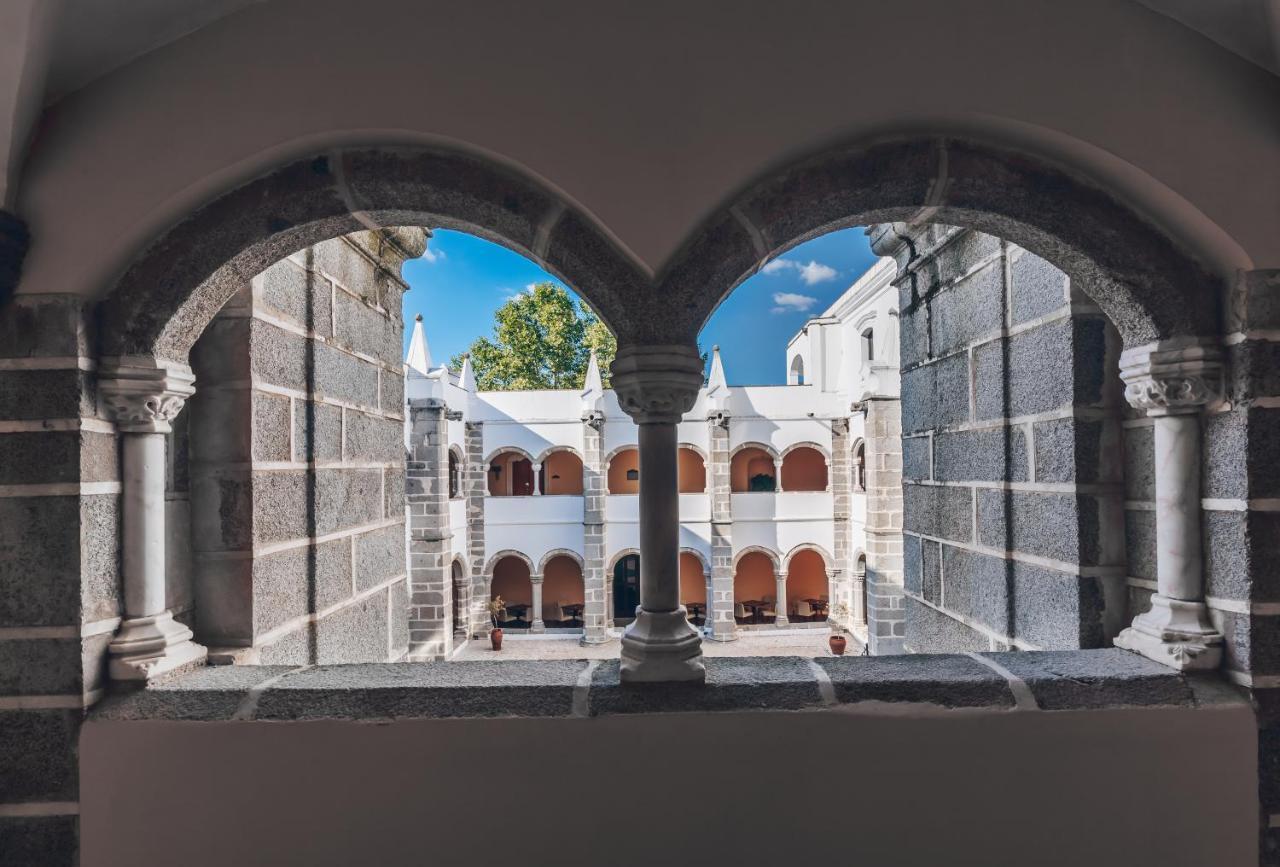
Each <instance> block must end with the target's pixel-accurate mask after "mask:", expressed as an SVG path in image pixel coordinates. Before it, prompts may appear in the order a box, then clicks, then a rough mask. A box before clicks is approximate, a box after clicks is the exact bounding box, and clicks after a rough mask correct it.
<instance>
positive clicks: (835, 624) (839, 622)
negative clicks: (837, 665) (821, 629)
mask: <svg viewBox="0 0 1280 867" xmlns="http://www.w3.org/2000/svg"><path fill="white" fill-rule="evenodd" d="M848 618H849V606H847V605H845V604H844V603H843V602H841V603H839V604H838V605H836V606H834V607H833V608H832V610H831V619H830V621H829V622H830V623H831V637H830V638H828V639H827V643H828V644H830V645H831V652H832V653H834V654H835V655H836V656H844V651H845V648H847V647H848V646H849V639H847V638H845V637H844V633H845V625H844V624H845V622H846V621H847V620H848Z"/></svg>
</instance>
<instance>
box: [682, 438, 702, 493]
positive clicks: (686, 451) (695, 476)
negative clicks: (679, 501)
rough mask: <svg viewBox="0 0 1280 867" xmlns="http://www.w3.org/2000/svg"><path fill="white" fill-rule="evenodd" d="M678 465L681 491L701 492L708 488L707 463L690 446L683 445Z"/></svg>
mask: <svg viewBox="0 0 1280 867" xmlns="http://www.w3.org/2000/svg"><path fill="white" fill-rule="evenodd" d="M677 457H678V461H679V462H678V464H677V465H676V477H677V478H678V479H679V482H678V484H679V486H680V493H682V494H701V493H702V492H703V491H705V490H706V489H707V464H706V462H705V461H704V460H703V459H702V455H700V454H698V453H697V452H696V451H694V450H693V449H691V448H689V447H688V446H681V447H680V452H679V454H678V456H677Z"/></svg>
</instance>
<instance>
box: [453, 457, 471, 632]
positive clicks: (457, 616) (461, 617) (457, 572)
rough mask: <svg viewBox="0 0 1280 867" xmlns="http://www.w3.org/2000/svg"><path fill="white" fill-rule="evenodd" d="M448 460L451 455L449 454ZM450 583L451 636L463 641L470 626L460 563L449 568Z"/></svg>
mask: <svg viewBox="0 0 1280 867" xmlns="http://www.w3.org/2000/svg"><path fill="white" fill-rule="evenodd" d="M449 457H450V458H452V457H453V454H452V453H450V455H449ZM449 571H450V575H449V577H450V581H451V584H452V589H453V636H454V638H455V639H456V640H459V641H461V640H464V639H466V637H467V633H468V631H469V630H470V628H471V627H470V624H468V623H467V610H468V608H469V607H470V598H469V595H470V594H469V593H468V592H467V582H466V581H465V580H464V579H463V573H462V563H461V561H458V560H454V561H453V566H452V567H451V568H450V570H449Z"/></svg>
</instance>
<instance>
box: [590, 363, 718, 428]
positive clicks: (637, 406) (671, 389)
mask: <svg viewBox="0 0 1280 867" xmlns="http://www.w3.org/2000/svg"><path fill="white" fill-rule="evenodd" d="M610 369H611V370H612V372H613V389H614V392H615V393H616V394H617V396H618V405H619V406H620V407H621V408H622V411H623V412H625V413H626V414H627V415H629V416H631V418H632V419H633V420H634V421H635V422H636V424H677V423H679V421H680V420H681V419H682V418H683V417H684V414H685V413H686V412H688V411H689V410H690V409H692V408H693V404H694V402H695V401H696V400H697V399H698V391H699V389H701V388H702V357H701V356H700V355H699V354H698V348H697V347H696V346H685V345H671V346H628V347H624V348H622V349H619V350H618V355H617V357H616V358H615V359H614V360H613V364H612V365H611V367H610Z"/></svg>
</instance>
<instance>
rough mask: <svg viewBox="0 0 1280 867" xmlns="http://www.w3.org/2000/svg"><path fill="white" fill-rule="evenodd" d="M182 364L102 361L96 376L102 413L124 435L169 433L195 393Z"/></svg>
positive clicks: (141, 359)
mask: <svg viewBox="0 0 1280 867" xmlns="http://www.w3.org/2000/svg"><path fill="white" fill-rule="evenodd" d="M195 381H196V378H195V376H194V375H193V374H192V373H191V368H189V367H187V366H186V365H185V364H174V363H172V362H167V361H160V360H159V359H155V358H150V357H145V356H120V357H117V358H108V359H104V360H103V362H102V364H101V366H100V367H99V373H98V395H99V397H100V398H101V400H102V406H103V409H104V410H106V412H107V415H108V416H110V418H111V420H112V421H114V422H115V423H116V427H117V428H119V430H121V431H122V432H125V433H168V432H169V430H170V427H169V423H170V422H172V421H173V420H174V419H175V418H176V417H177V415H178V413H179V412H181V411H182V407H183V405H184V404H185V403H186V402H187V398H189V397H191V395H193V394H195V393H196V389H195Z"/></svg>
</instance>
